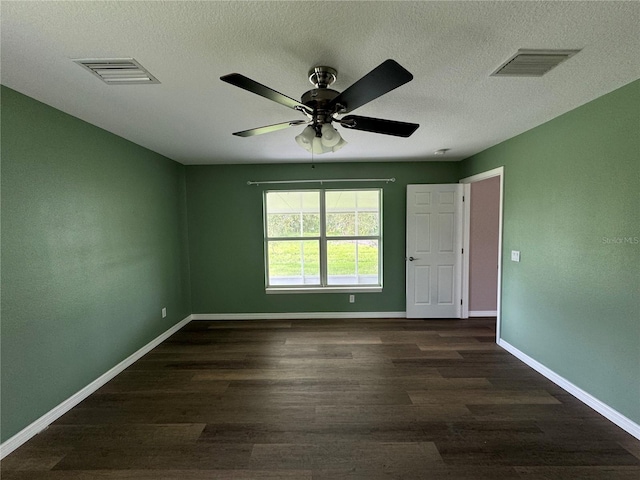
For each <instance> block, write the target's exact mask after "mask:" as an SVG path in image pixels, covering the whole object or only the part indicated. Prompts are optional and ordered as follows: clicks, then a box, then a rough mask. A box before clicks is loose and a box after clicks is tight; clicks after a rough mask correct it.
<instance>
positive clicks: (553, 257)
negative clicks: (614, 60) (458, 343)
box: [462, 81, 640, 423]
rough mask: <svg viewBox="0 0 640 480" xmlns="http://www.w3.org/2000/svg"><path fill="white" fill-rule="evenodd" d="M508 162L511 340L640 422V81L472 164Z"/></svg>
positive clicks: (506, 308) (507, 313)
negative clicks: (517, 254) (515, 257)
mask: <svg viewBox="0 0 640 480" xmlns="http://www.w3.org/2000/svg"><path fill="white" fill-rule="evenodd" d="M501 165H504V167H505V192H504V193H505V197H504V237H503V245H504V250H503V266H504V268H503V277H502V278H503V282H502V338H503V339H504V340H506V341H507V342H509V343H510V344H512V345H513V346H515V347H516V348H518V349H519V350H521V351H523V352H524V353H526V354H527V355H529V356H531V357H533V358H534V359H536V360H537V361H539V362H540V363H542V364H543V365H545V366H547V367H548V368H550V369H551V370H553V371H554V372H556V373H558V374H559V375H561V376H563V377H564V378H566V379H568V380H569V381H571V382H572V383H574V384H575V385H577V386H578V387H580V388H582V389H584V390H585V391H587V392H588V393H590V394H591V395H593V396H594V397H596V398H598V399H599V400H601V401H603V402H605V403H606V404H608V405H609V406H611V407H613V408H614V409H616V410H618V411H619V412H621V413H622V414H623V415H625V416H627V417H628V418H630V419H631V420H633V421H635V422H636V423H640V401H639V399H640V296H639V293H638V287H639V286H640V243H639V241H640V228H639V226H640V221H639V220H640V213H639V212H640V201H639V200H640V196H639V192H640V81H636V82H633V83H631V84H629V85H627V86H625V87H623V88H621V89H618V90H616V91H614V92H612V93H610V94H608V95H605V96H603V97H600V98H598V99H596V100H594V101H592V102H590V103H588V104H586V105H583V106H582V107H580V108H577V109H576V110H573V111H571V112H569V113H566V114H564V115H562V116H560V117H557V118H555V119H554V120H551V121H550V122H548V123H545V124H543V125H541V126H539V127H537V128H534V129H533V130H530V131H528V132H526V133H524V134H522V135H519V136H517V137H514V138H512V139H510V140H507V141H506V142H503V143H501V144H499V145H497V146H495V147H492V148H490V149H488V150H485V151H483V152H482V153H480V154H478V155H475V156H473V157H471V158H469V159H467V160H465V161H464V162H463V165H462V168H463V171H462V173H463V175H464V176H469V175H472V174H475V173H479V172H483V171H486V170H490V169H492V168H495V167H497V166H501ZM511 250H520V251H521V261H520V263H514V262H511V261H510V252H511Z"/></svg>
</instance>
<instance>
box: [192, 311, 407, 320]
mask: <svg viewBox="0 0 640 480" xmlns="http://www.w3.org/2000/svg"><path fill="white" fill-rule="evenodd" d="M323 318H407V313H406V312H299V313H291V312H287V313H194V314H192V315H191V319H192V320H311V319H323Z"/></svg>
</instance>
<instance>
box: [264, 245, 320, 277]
mask: <svg viewBox="0 0 640 480" xmlns="http://www.w3.org/2000/svg"><path fill="white" fill-rule="evenodd" d="M319 243H320V242H319V241H318V240H282V241H270V242H268V253H267V254H268V256H269V285H319V284H320V248H319Z"/></svg>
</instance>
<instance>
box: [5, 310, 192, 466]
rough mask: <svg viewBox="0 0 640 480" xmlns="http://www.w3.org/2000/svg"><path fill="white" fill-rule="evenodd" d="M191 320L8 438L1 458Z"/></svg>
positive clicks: (172, 329)
mask: <svg viewBox="0 0 640 480" xmlns="http://www.w3.org/2000/svg"><path fill="white" fill-rule="evenodd" d="M190 321H191V315H189V316H188V317H186V318H184V319H183V320H181V321H180V322H178V323H176V324H175V325H174V326H173V327H171V328H170V329H169V330H167V331H166V332H164V333H163V334H161V335H160V336H158V337H156V338H155V339H153V340H151V341H150V342H149V343H147V344H146V345H145V346H144V347H142V348H141V349H140V350H138V351H136V352H134V353H133V354H131V355H130V356H128V357H127V358H125V359H124V360H123V361H121V362H120V363H118V364H117V365H116V366H115V367H113V368H112V369H110V370H108V371H107V372H105V373H103V374H102V375H100V376H99V377H98V378H96V379H95V380H94V381H93V382H91V383H90V384H89V385H87V386H86V387H84V388H83V389H82V390H80V391H78V392H76V393H75V394H73V395H72V396H70V397H69V398H67V399H66V400H65V401H63V402H62V403H60V404H59V405H58V406H56V407H54V408H53V409H52V410H49V411H48V412H47V413H45V414H44V415H42V416H41V417H40V418H38V419H37V420H36V421H35V422H33V423H32V424H30V425H28V426H27V427H25V428H23V429H22V430H20V431H19V432H18V433H16V434H15V435H14V436H13V437H11V438H10V439H8V440H6V441H5V442H4V443H2V444H1V445H0V460H1V459H3V458H4V457H6V456H7V455H9V454H10V453H11V452H13V451H14V450H15V449H16V448H18V447H20V445H22V444H23V443H25V442H26V441H27V440H29V439H30V438H32V437H34V436H35V435H37V434H38V433H40V432H41V431H42V430H44V429H45V428H47V427H48V426H49V425H50V424H51V423H53V422H54V421H56V420H57V419H58V418H60V417H61V416H62V415H64V414H65V413H67V412H68V411H69V410H71V409H72V408H73V407H75V406H76V405H77V404H79V403H80V402H81V401H82V400H84V399H85V398H87V397H88V396H89V395H91V394H92V393H93V392H95V391H96V390H98V389H99V388H100V387H102V386H103V385H104V384H105V383H107V382H108V381H109V380H111V379H112V378H114V377H115V376H116V375H118V374H119V373H120V372H122V371H123V370H124V369H125V368H127V367H128V366H130V365H131V364H133V363H134V362H135V361H136V360H138V359H140V358H141V357H142V356H144V355H146V354H147V353H149V352H150V351H151V350H152V349H154V348H155V347H157V346H158V345H160V344H161V343H162V342H164V341H165V340H166V339H167V338H169V337H170V336H171V335H173V334H174V333H176V332H177V331H178V330H180V329H181V328H182V327H184V326H185V325H186V324H187V323H189V322H190Z"/></svg>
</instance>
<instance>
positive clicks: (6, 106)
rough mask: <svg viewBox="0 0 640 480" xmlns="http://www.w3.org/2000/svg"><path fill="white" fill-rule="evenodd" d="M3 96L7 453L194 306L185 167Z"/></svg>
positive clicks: (4, 421)
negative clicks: (24, 433) (37, 423)
mask: <svg viewBox="0 0 640 480" xmlns="http://www.w3.org/2000/svg"><path fill="white" fill-rule="evenodd" d="M1 95H2V137H1V140H2V171H1V173H2V185H1V186H2V190H1V192H2V223H1V227H2V230H1V232H2V251H1V254H2V302H1V307H2V330H1V342H2V343H1V350H2V357H1V361H2V371H1V373H2V384H1V386H2V396H1V402H2V416H1V420H2V424H1V426H2V432H1V433H2V435H1V437H2V441H5V440H7V439H8V438H10V437H11V436H12V435H14V434H15V433H17V432H18V431H19V430H21V429H23V428H25V427H26V426H27V425H29V424H30V423H31V422H33V421H34V420H36V419H37V418H39V417H40V416H41V415H43V414H45V413H46V412H48V411H49V410H51V409H52V408H53V407H55V406H56V405H58V404H59V403H60V402H62V401H63V400H65V399H67V398H68V397H70V396H71V395H73V394H74V393H76V392H77V391H78V390H80V389H81V388H83V387H85V386H86V385H88V384H89V383H90V382H92V381H93V380H95V379H96V378H97V377H99V376H100V375H102V374H103V373H105V372H106V371H107V370H109V369H110V368H112V367H113V366H115V365H116V364H117V363H119V362H120V361H122V360H123V359H125V358H126V357H127V356H129V355H130V354H132V353H133V352H135V351H136V350H138V349H139V348H141V347H142V346H144V345H145V344H147V343H148V342H149V341H151V340H152V339H153V338H155V337H156V336H158V335H159V334H161V333H163V332H165V331H166V330H167V329H168V328H170V327H171V326H172V325H174V324H176V323H177V322H178V321H180V320H182V319H183V318H184V317H186V316H187V315H189V313H190V312H191V306H190V304H189V289H190V287H189V275H188V258H187V249H186V223H185V222H186V197H185V173H184V170H185V169H184V166H182V165H179V164H177V163H175V162H173V161H171V160H169V159H167V158H165V157H162V156H160V155H158V154H156V153H153V152H150V151H149V150H146V149H144V148H142V147H139V146H137V145H135V144H133V143H131V142H128V141H126V140H124V139H122V138H120V137H117V136H115V135H112V134H110V133H108V132H106V131H104V130H101V129H99V128H97V127H95V126H92V125H90V124H88V123H85V122H83V121H81V120H78V119H77V118H74V117H71V116H69V115H67V114H64V113H62V112H60V111H58V110H55V109H53V108H51V107H48V106H46V105H44V104H42V103H39V102H37V101H35V100H33V99H31V98H28V97H25V96H23V95H21V94H19V93H17V92H15V91H13V90H10V89H8V88H5V87H2V90H1ZM162 307H167V311H168V316H167V318H165V319H162V318H161V315H160V310H161V308H162Z"/></svg>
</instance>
